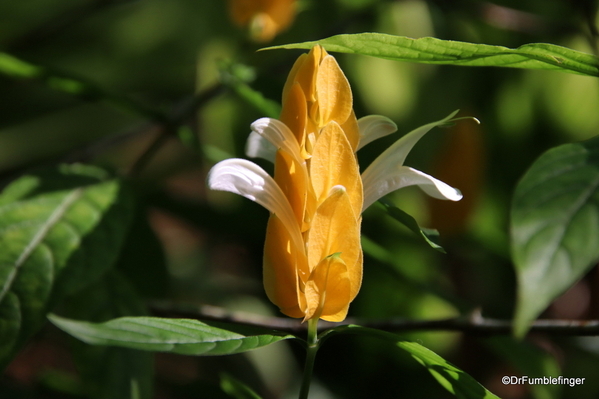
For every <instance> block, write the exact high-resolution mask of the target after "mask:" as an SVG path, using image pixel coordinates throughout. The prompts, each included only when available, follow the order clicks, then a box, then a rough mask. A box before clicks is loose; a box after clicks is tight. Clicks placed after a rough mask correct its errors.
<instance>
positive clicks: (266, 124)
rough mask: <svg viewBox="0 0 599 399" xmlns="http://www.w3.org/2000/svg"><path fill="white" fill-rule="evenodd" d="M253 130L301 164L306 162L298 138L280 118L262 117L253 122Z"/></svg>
mask: <svg viewBox="0 0 599 399" xmlns="http://www.w3.org/2000/svg"><path fill="white" fill-rule="evenodd" d="M252 131H253V132H255V133H257V134H259V135H260V136H262V137H264V138H265V139H266V140H268V141H269V142H270V143H271V144H272V145H273V146H274V147H275V148H276V149H277V150H283V151H285V152H287V153H288V154H289V155H291V156H292V157H293V158H294V159H295V161H296V162H297V163H298V164H299V165H302V164H303V163H304V159H303V158H302V156H301V152H300V146H299V144H298V142H297V139H296V138H295V136H294V135H293V132H292V131H291V130H290V129H289V128H288V127H287V125H285V124H284V123H283V122H281V121H280V120H277V119H273V118H260V119H258V120H257V121H255V122H254V123H252Z"/></svg>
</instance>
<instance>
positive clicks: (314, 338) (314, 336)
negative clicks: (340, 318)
mask: <svg viewBox="0 0 599 399" xmlns="http://www.w3.org/2000/svg"><path fill="white" fill-rule="evenodd" d="M317 351H318V318H316V317H315V318H313V319H310V320H308V348H307V351H306V363H305V365H304V377H303V379H302V387H301V389H300V394H299V399H308V393H309V392H310V382H311V381H312V370H313V369H314V360H315V359H316V352H317Z"/></svg>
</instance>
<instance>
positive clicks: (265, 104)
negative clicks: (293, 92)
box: [219, 62, 281, 118]
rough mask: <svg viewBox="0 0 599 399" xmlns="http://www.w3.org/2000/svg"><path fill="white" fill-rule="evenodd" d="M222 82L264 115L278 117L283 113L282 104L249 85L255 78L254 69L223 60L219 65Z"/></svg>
mask: <svg viewBox="0 0 599 399" xmlns="http://www.w3.org/2000/svg"><path fill="white" fill-rule="evenodd" d="M219 70H220V80H221V82H222V83H223V84H224V85H225V86H227V87H229V88H231V89H232V90H233V91H234V92H235V94H237V95H238V96H239V97H240V98H241V99H242V100H244V101H245V102H246V103H248V104H249V105H251V106H252V107H254V108H255V109H256V110H258V111H259V112H260V113H262V114H263V115H264V116H267V117H270V118H278V117H279V114H280V113H281V105H280V104H279V103H278V102H276V101H273V100H270V99H268V98H266V97H264V96H263V95H262V93H260V92H259V91H256V90H254V89H253V88H251V87H250V86H249V85H248V82H250V81H252V80H254V79H255V76H254V75H255V74H254V71H253V70H252V69H250V68H249V67H247V66H245V65H243V64H235V63H231V62H221V63H220V65H219Z"/></svg>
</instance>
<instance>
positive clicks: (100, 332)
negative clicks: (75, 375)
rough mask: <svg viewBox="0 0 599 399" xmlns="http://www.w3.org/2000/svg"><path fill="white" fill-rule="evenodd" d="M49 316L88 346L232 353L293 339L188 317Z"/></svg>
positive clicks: (201, 353) (187, 352)
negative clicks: (245, 332)
mask: <svg viewBox="0 0 599 399" xmlns="http://www.w3.org/2000/svg"><path fill="white" fill-rule="evenodd" d="M48 318H49V319H50V321H51V322H52V323H54V324H55V325H56V326H57V327H58V328H60V329H61V330H63V331H65V332H67V333H69V334H71V335H73V336H74V337H76V338H78V339H80V340H82V341H84V342H87V343H88V344H91V345H110V346H120V347H123V348H132V349H140V350H147V351H155V352H170V353H178V354H182V355H195V356H214V355H232V354H235V353H242V352H247V351H249V350H252V349H256V348H260V347H262V346H266V345H270V344H273V343H275V342H278V341H281V340H285V339H291V338H295V337H294V336H293V335H286V334H283V333H277V332H272V331H270V332H268V333H266V332H265V333H263V334H259V335H242V334H238V333H236V332H232V331H229V330H224V329H222V328H217V327H213V326H210V325H208V324H205V323H202V322H201V321H197V320H191V319H167V318H160V317H121V318H118V319H113V320H110V321H107V322H105V323H90V322H86V321H76V320H69V319H65V318H62V317H59V316H56V315H49V316H48Z"/></svg>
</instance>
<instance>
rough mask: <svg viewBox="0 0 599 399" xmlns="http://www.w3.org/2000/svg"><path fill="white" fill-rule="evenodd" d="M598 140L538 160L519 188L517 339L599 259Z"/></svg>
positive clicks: (514, 231)
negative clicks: (598, 243)
mask: <svg viewBox="0 0 599 399" xmlns="http://www.w3.org/2000/svg"><path fill="white" fill-rule="evenodd" d="M597 242H599V138H597V137H596V138H593V139H591V140H588V141H585V142H581V143H573V144H566V145H562V146H559V147H556V148H553V149H551V150H549V151H547V152H546V153H545V154H543V155H541V157H539V159H537V160H536V161H535V162H534V164H533V165H532V167H531V168H530V169H529V170H528V171H527V172H526V174H525V175H524V177H523V178H522V180H520V182H519V183H518V185H517V187H516V191H515V193H514V199H513V203H512V210H511V246H512V254H513V259H514V262H515V266H516V274H517V277H518V302H517V305H516V315H515V322H514V332H515V334H516V336H519V337H521V336H523V335H524V334H525V333H526V331H527V330H528V326H529V325H530V323H531V322H532V321H533V320H534V319H535V318H536V317H537V316H538V315H539V314H540V313H541V312H542V311H543V310H544V309H545V308H546V307H547V306H548V305H549V304H550V303H551V302H552V301H553V300H554V299H555V298H557V297H558V296H559V295H561V294H562V293H563V292H564V291H565V290H567V289H568V288H569V287H571V286H572V285H573V284H574V283H575V282H576V281H577V280H578V279H580V278H581V277H582V276H583V275H584V274H585V273H586V272H587V271H588V270H589V269H590V268H591V267H592V266H593V265H594V264H595V262H596V261H597V259H599V245H597Z"/></svg>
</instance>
